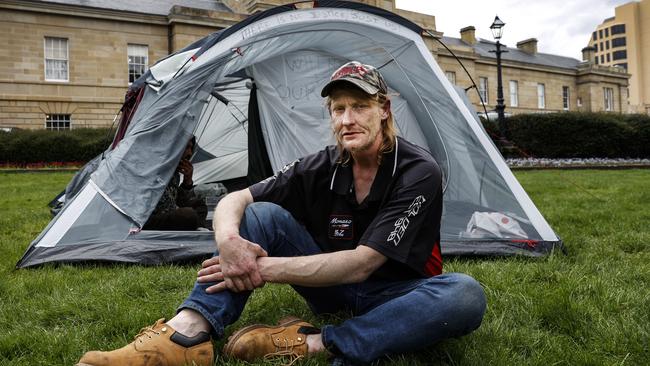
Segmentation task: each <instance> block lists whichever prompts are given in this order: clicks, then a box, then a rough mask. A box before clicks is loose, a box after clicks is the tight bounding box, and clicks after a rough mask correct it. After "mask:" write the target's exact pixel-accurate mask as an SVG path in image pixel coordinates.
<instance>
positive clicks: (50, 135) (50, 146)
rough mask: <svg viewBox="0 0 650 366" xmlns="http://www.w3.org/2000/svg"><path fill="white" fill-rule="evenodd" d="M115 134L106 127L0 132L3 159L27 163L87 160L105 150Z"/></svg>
mask: <svg viewBox="0 0 650 366" xmlns="http://www.w3.org/2000/svg"><path fill="white" fill-rule="evenodd" d="M112 137H113V134H112V133H110V132H109V130H108V129H107V128H80V129H75V130H70V131H47V130H14V131H11V132H1V133H0V163H4V164H17V165H24V164H30V163H50V162H82V163H83V162H87V161H88V160H90V159H92V158H94V157H95V156H97V155H99V154H100V153H101V152H103V151H104V150H106V148H107V147H108V145H109V144H110V142H111V141H112Z"/></svg>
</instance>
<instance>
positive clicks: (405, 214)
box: [359, 163, 442, 272]
mask: <svg viewBox="0 0 650 366" xmlns="http://www.w3.org/2000/svg"><path fill="white" fill-rule="evenodd" d="M441 177H442V175H441V173H440V169H439V168H438V166H437V165H436V164H435V163H432V164H428V163H427V164H419V166H418V167H417V168H413V169H410V170H407V171H406V172H404V173H403V174H402V176H401V177H400V178H399V179H398V180H397V182H396V184H395V186H394V188H393V189H392V191H391V192H390V195H389V197H388V199H387V200H386V202H385V204H383V206H382V207H381V208H380V210H379V213H378V214H377V216H376V217H375V219H374V220H373V221H372V222H371V223H370V225H369V226H368V229H367V230H366V231H365V232H364V234H363V236H362V237H361V239H360V240H359V244H361V245H366V246H369V247H371V248H373V249H375V250H377V251H378V252H380V253H382V254H383V255H385V256H386V257H388V258H389V259H392V260H395V261H397V262H400V263H403V264H406V265H408V266H409V267H411V268H413V269H414V270H416V271H418V272H422V270H423V268H421V267H423V265H424V263H425V261H426V259H427V258H428V256H429V255H430V253H431V250H432V248H433V246H434V245H435V243H436V242H437V241H438V240H439V239H440V218H441V215H442V178H441Z"/></svg>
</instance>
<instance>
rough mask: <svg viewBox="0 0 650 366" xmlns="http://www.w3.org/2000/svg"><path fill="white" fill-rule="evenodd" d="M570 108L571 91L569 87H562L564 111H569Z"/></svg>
mask: <svg viewBox="0 0 650 366" xmlns="http://www.w3.org/2000/svg"><path fill="white" fill-rule="evenodd" d="M570 106H571V90H570V89H569V87H568V86H566V85H563V86H562V109H564V110H565V111H568V110H569V107H570Z"/></svg>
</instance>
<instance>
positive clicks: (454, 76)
mask: <svg viewBox="0 0 650 366" xmlns="http://www.w3.org/2000/svg"><path fill="white" fill-rule="evenodd" d="M445 77H446V78H447V80H449V82H450V83H451V84H452V85H456V72H455V71H445ZM450 77H451V78H450ZM452 79H453V80H452Z"/></svg>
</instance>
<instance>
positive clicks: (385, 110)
mask: <svg viewBox="0 0 650 366" xmlns="http://www.w3.org/2000/svg"><path fill="white" fill-rule="evenodd" d="M389 113H390V99H389V100H387V101H386V102H384V105H383V106H382V107H381V119H386V118H388V115H389Z"/></svg>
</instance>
